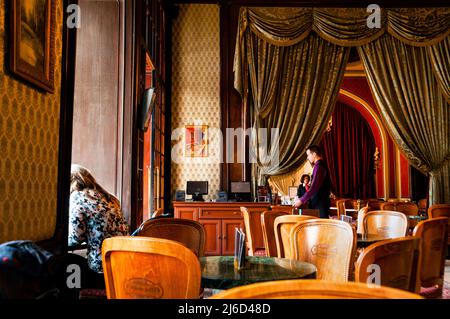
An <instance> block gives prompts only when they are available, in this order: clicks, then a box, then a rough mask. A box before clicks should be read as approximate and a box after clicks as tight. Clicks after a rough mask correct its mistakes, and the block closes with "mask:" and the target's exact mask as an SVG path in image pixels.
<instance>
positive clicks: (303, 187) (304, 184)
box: [297, 174, 310, 198]
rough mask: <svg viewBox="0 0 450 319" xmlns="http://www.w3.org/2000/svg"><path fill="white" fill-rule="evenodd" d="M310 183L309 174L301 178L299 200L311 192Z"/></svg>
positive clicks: (298, 192)
mask: <svg viewBox="0 0 450 319" xmlns="http://www.w3.org/2000/svg"><path fill="white" fill-rule="evenodd" d="M309 181H310V180H309V175H308V174H303V175H302V177H301V178H300V185H299V186H298V188H297V196H298V197H299V198H300V197H302V196H303V195H304V194H305V193H306V192H307V191H308V190H309V187H310V184H309Z"/></svg>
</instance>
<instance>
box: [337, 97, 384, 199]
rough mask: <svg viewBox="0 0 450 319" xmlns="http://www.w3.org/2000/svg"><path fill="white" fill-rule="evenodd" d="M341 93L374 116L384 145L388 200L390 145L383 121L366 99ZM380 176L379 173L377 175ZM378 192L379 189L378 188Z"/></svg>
mask: <svg viewBox="0 0 450 319" xmlns="http://www.w3.org/2000/svg"><path fill="white" fill-rule="evenodd" d="M339 93H340V94H342V95H344V96H347V97H349V98H351V99H352V100H354V101H356V102H357V103H359V104H360V105H361V106H362V107H364V109H366V110H367V111H368V112H369V113H370V115H371V116H372V118H373V119H374V120H375V123H376V124H377V127H378V129H379V131H380V133H381V141H382V144H383V151H382V153H383V154H382V157H383V180H384V199H387V198H388V194H389V190H388V185H389V168H388V145H387V135H386V130H385V129H384V126H383V124H382V122H381V119H380V118H379V116H378V114H377V113H376V112H375V111H374V110H373V108H372V107H371V106H370V104H369V103H368V102H367V101H365V100H364V99H362V98H361V97H359V96H357V95H355V94H353V93H351V92H349V91H346V90H344V89H340V90H339ZM377 174H378V173H377ZM377 190H378V188H377Z"/></svg>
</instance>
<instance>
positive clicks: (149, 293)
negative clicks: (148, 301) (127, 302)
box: [124, 278, 164, 299]
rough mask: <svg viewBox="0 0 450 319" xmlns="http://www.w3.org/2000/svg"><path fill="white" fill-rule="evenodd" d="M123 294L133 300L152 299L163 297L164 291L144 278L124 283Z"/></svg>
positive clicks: (132, 279)
mask: <svg viewBox="0 0 450 319" xmlns="http://www.w3.org/2000/svg"><path fill="white" fill-rule="evenodd" d="M124 287H125V292H126V294H127V295H129V296H132V297H133V298H154V299H159V298H161V297H162V296H163V292H164V290H163V289H162V287H161V286H160V285H158V284H155V283H154V282H152V281H150V280H147V279H145V278H131V279H128V280H127V281H125V283H124Z"/></svg>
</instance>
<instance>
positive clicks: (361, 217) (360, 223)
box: [356, 206, 369, 234]
mask: <svg viewBox="0 0 450 319" xmlns="http://www.w3.org/2000/svg"><path fill="white" fill-rule="evenodd" d="M368 211H369V206H366V207H363V208H361V209H360V210H359V211H358V218H357V226H356V233H357V234H364V226H363V220H364V216H365V215H366V214H367V212H368Z"/></svg>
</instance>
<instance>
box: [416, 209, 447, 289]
mask: <svg viewBox="0 0 450 319" xmlns="http://www.w3.org/2000/svg"><path fill="white" fill-rule="evenodd" d="M447 226H448V218H447V217H437V218H431V219H428V220H424V221H422V222H420V223H419V224H417V226H416V227H415V228H414V231H413V236H416V237H419V238H421V239H422V260H421V270H420V282H421V286H422V287H430V286H433V285H441V287H442V284H443V279H444V268H445V256H446V254H447V236H448V235H447Z"/></svg>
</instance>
